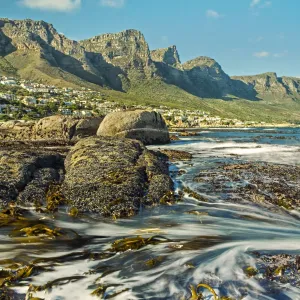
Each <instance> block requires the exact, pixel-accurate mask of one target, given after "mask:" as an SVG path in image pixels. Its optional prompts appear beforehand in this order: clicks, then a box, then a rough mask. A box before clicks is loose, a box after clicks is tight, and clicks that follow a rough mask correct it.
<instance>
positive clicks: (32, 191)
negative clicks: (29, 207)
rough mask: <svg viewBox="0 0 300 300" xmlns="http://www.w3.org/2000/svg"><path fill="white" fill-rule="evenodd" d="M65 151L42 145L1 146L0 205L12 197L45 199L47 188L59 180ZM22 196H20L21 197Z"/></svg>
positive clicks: (22, 200) (20, 200)
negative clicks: (17, 147)
mask: <svg viewBox="0 0 300 300" xmlns="http://www.w3.org/2000/svg"><path fill="white" fill-rule="evenodd" d="M62 170H63V155H61V154H59V153H56V152H55V151H52V152H51V151H49V150H48V151H47V150H43V149H38V148H35V149H30V150H25V149H22V150H19V149H10V150H9V151H8V149H3V148H1V150H0V207H1V206H4V205H6V204H7V203H8V202H10V201H16V200H18V201H19V203H20V204H22V205H23V204H27V203H28V202H31V203H32V202H34V201H35V200H36V196H38V199H37V200H41V199H45V191H46V189H47V188H48V186H49V185H50V184H51V183H53V182H54V181H59V179H60V174H61V173H62ZM19 196H20V197H19Z"/></svg>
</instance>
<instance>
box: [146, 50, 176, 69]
mask: <svg viewBox="0 0 300 300" xmlns="http://www.w3.org/2000/svg"><path fill="white" fill-rule="evenodd" d="M151 58H152V60H153V61H155V62H163V63H165V64H167V65H169V66H172V67H174V68H178V69H180V70H181V69H182V66H181V62H180V58H179V54H178V51H177V48H176V46H174V45H173V46H170V47H168V48H162V49H157V50H152V51H151Z"/></svg>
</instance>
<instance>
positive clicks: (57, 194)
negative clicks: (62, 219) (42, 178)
mask: <svg viewBox="0 0 300 300" xmlns="http://www.w3.org/2000/svg"><path fill="white" fill-rule="evenodd" d="M46 203H47V204H46V209H47V211H48V212H51V213H54V212H57V211H58V207H59V206H60V205H63V204H67V200H66V198H65V196H64V194H63V193H62V192H61V187H60V185H51V186H49V189H48V191H47V193H46Z"/></svg>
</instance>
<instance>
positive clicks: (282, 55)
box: [273, 50, 288, 58]
mask: <svg viewBox="0 0 300 300" xmlns="http://www.w3.org/2000/svg"><path fill="white" fill-rule="evenodd" d="M287 54H288V51H287V50H285V51H283V52H281V53H274V54H273V56H274V57H276V58H280V57H284V56H286V55H287Z"/></svg>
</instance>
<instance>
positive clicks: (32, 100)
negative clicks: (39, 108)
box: [22, 97, 37, 105]
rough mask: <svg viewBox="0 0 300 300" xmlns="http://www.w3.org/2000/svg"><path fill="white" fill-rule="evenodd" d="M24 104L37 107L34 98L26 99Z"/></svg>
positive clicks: (23, 101)
mask: <svg viewBox="0 0 300 300" xmlns="http://www.w3.org/2000/svg"><path fill="white" fill-rule="evenodd" d="M22 103H24V104H25V105H36V103H37V100H36V98H34V97H24V99H23V100H22Z"/></svg>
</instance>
